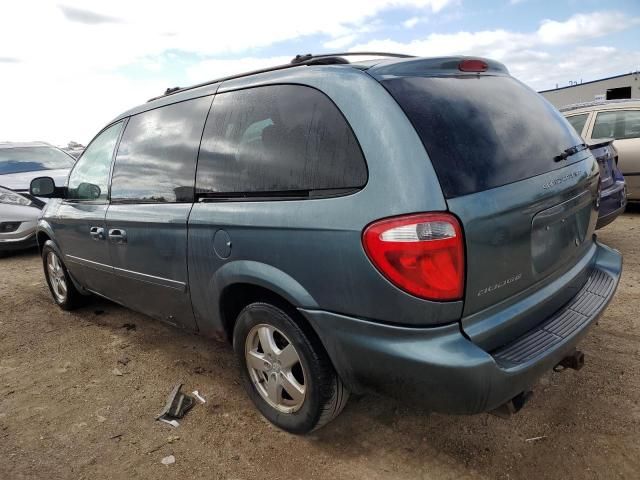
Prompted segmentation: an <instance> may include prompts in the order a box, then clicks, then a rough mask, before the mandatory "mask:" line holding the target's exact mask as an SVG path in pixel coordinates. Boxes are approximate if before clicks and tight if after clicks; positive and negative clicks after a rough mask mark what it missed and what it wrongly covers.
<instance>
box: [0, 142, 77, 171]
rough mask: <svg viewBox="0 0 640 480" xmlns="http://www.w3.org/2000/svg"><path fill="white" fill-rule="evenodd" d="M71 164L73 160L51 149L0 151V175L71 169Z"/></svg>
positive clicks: (18, 148)
mask: <svg viewBox="0 0 640 480" xmlns="http://www.w3.org/2000/svg"><path fill="white" fill-rule="evenodd" d="M73 164H74V161H73V158H71V157H70V156H69V155H67V154H66V153H64V152H62V151H60V150H58V149H57V148H53V147H16V148H1V149H0V175H5V174H9V173H22V172H35V171H39V170H56V169H59V168H63V169H64V168H71V167H73Z"/></svg>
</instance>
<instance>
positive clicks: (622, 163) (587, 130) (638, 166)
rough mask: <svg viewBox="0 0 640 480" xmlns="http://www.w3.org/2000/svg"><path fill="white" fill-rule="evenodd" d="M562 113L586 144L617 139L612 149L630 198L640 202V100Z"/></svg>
mask: <svg viewBox="0 0 640 480" xmlns="http://www.w3.org/2000/svg"><path fill="white" fill-rule="evenodd" d="M560 111H561V112H562V114H563V115H564V116H565V117H566V118H567V120H569V123H571V125H573V128H575V129H576V131H577V132H578V133H579V134H580V135H581V136H582V138H584V139H585V140H586V141H587V142H589V141H591V140H592V139H598V138H614V139H615V140H614V142H613V146H614V147H615V148H616V150H617V152H618V155H619V163H618V167H619V168H620V171H621V172H622V174H623V175H624V178H625V181H626V183H627V198H628V200H630V201H636V202H638V201H640V99H635V100H634V99H627V100H606V101H604V100H603V101H598V102H589V103H578V104H575V105H567V106H566V107H562V108H561V109H560Z"/></svg>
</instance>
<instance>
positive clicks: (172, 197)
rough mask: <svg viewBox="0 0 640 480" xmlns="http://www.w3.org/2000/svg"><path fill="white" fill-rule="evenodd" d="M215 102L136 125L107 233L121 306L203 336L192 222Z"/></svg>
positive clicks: (124, 153)
mask: <svg viewBox="0 0 640 480" xmlns="http://www.w3.org/2000/svg"><path fill="white" fill-rule="evenodd" d="M211 100H212V97H211V96H208V97H202V98H196V99H192V100H187V101H183V102H180V103H175V104H172V105H168V106H164V107H160V108H157V109H154V110H149V111H147V112H143V113H140V114H138V115H134V116H132V117H131V118H130V119H129V122H128V124H127V128H126V130H125V132H124V133H123V135H122V140H121V142H120V145H119V147H118V152H117V155H116V160H115V164H114V168H113V176H112V180H111V205H110V206H109V210H108V212H107V218H106V227H107V238H108V246H109V251H110V258H111V262H112V264H113V269H114V274H115V275H116V276H117V278H118V281H117V293H116V299H117V300H118V301H120V302H121V303H123V304H125V305H127V306H128V307H130V308H133V309H135V310H138V311H141V312H143V313H146V314H148V315H151V316H153V317H155V318H158V319H161V320H163V321H166V322H168V323H171V324H175V325H180V326H182V327H184V328H187V329H190V330H196V329H197V326H196V323H195V321H194V317H193V312H192V309H191V300H190V296H189V286H188V274H187V219H188V217H189V213H190V211H191V207H192V206H193V197H194V182H195V168H196V158H197V156H198V148H199V144H200V138H201V136H202V130H203V128H204V123H205V118H206V116H207V113H208V111H209V107H210V105H211Z"/></svg>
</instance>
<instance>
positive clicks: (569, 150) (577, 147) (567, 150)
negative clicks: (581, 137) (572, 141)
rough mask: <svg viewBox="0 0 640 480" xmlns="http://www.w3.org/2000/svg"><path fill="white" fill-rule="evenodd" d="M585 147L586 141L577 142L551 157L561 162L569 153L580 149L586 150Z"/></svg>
mask: <svg viewBox="0 0 640 480" xmlns="http://www.w3.org/2000/svg"><path fill="white" fill-rule="evenodd" d="M587 148H589V147H588V146H587V144H586V143H579V144H578V145H574V146H573V147H569V148H567V149H566V150H565V151H564V152H562V153H561V154H560V155H556V156H555V157H553V160H554V161H556V162H561V161H562V160H566V159H567V158H569V157H570V156H571V155H574V154H576V153H578V152H581V151H582V150H586V149H587Z"/></svg>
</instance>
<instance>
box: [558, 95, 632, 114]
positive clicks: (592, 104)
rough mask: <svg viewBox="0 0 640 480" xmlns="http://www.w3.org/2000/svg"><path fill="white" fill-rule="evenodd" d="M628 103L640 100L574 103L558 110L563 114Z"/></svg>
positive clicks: (620, 99)
mask: <svg viewBox="0 0 640 480" xmlns="http://www.w3.org/2000/svg"><path fill="white" fill-rule="evenodd" d="M626 102H640V98H619V99H616V100H592V101H590V102H580V103H572V104H570V105H565V106H564V107H560V108H559V109H558V110H560V111H561V112H570V111H571V110H578V109H579V108H586V107H596V106H598V105H610V104H616V103H626Z"/></svg>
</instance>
